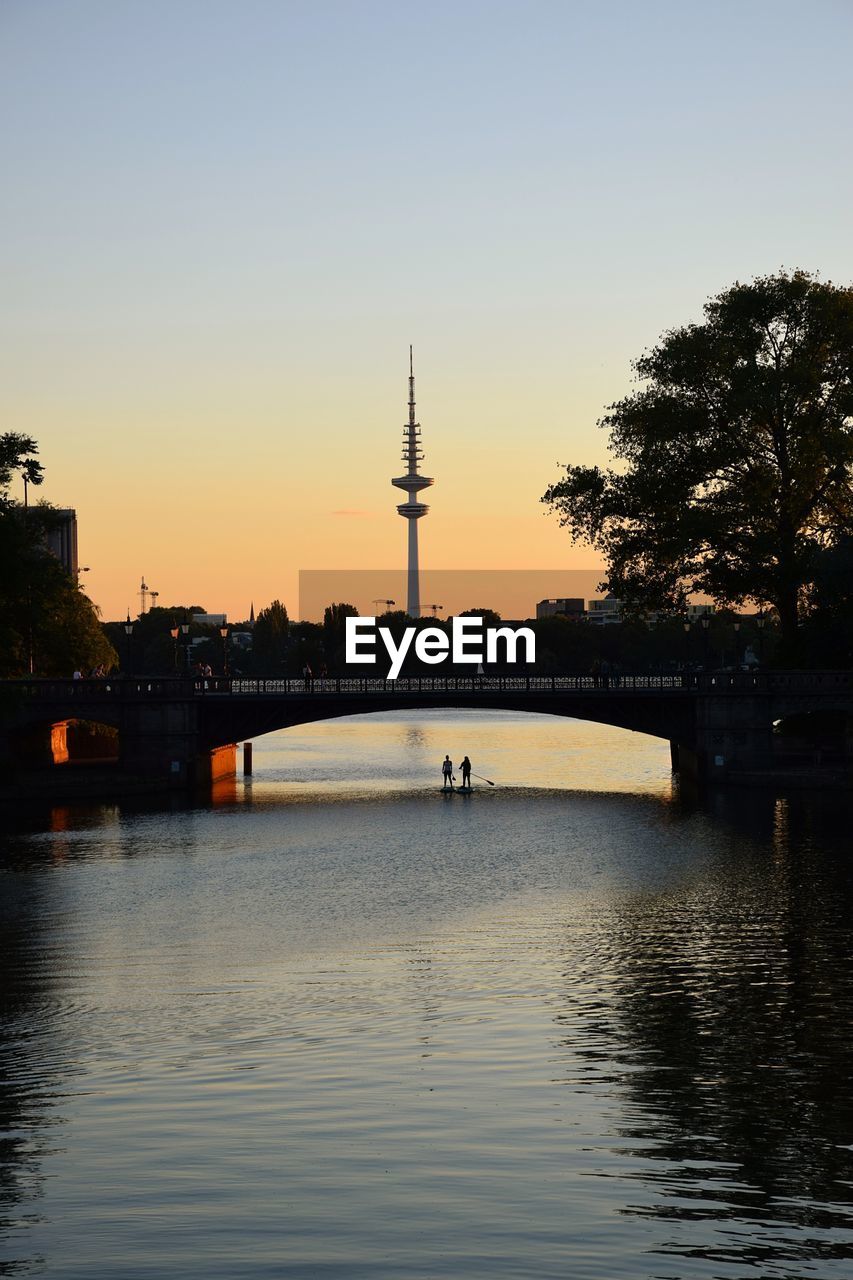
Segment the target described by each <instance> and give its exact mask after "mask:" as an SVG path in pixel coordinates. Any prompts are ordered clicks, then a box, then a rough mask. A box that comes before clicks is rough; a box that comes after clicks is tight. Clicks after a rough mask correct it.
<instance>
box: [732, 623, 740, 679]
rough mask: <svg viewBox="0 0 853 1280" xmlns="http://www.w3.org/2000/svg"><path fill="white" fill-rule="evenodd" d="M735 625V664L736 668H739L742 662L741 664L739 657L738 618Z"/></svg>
mask: <svg viewBox="0 0 853 1280" xmlns="http://www.w3.org/2000/svg"><path fill="white" fill-rule="evenodd" d="M733 626H734V632H735V662H734V665H735V670H737V668H738V667H739V666H740V665H741V664H740V659H739V657H738V636H739V635H740V620H739V619H737V618H736V619H735V621H734V623H733Z"/></svg>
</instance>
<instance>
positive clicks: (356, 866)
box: [0, 712, 853, 1280]
mask: <svg viewBox="0 0 853 1280" xmlns="http://www.w3.org/2000/svg"><path fill="white" fill-rule="evenodd" d="M445 751H447V752H449V753H450V754H451V756H452V757H453V758H454V759H456V760H458V759H460V758H461V756H462V754H463V753H465V752H468V754H469V755H470V756H471V758H472V760H473V762H474V768H475V769H477V770H478V771H482V772H483V773H485V774H486V775H487V776H488V777H489V778H492V779H493V780H494V781H495V782H497V783H498V784H499V785H498V786H496V787H495V788H490V787H488V786H486V785H485V783H484V784H482V785H481V788H480V789H479V790H478V791H477V793H476V794H475V795H473V796H470V797H463V796H454V797H452V798H449V797H443V796H441V795H439V794H438V787H439V785H440V777H439V764H440V761H441V759H442V757H443V756H444V753H445ZM255 761H256V776H255V778H254V780H253V781H252V782H251V783H249V784H246V785H245V786H244V785H243V784H242V783H240V784H236V785H227V786H225V787H224V788H223V789H222V791H221V792H220V793H219V794H218V795H217V797H216V798H215V801H214V803H213V804H212V805H209V806H207V807H203V808H194V809H184V810H181V809H173V810H163V809H151V810H149V811H142V812H140V811H139V810H138V809H137V810H134V809H133V808H128V807H123V806H122V807H115V806H111V807H88V808H79V809H74V808H55V809H53V810H51V811H47V812H45V813H43V814H38V815H30V816H26V815H16V816H15V818H14V819H13V820H12V821H11V822H9V819H8V815H7V820H6V825H7V834H6V835H5V836H4V837H3V839H2V845H0V849H2V853H0V962H2V988H0V991H1V992H2V994H0V1013H2V1023H0V1275H21V1276H31V1275H32V1276H35V1275H39V1276H49V1277H56V1278H59V1277H62V1280H71V1278H72V1277H73V1278H75V1280H77V1278H79V1280H84V1278H85V1280H88V1278H90V1277H109V1278H110V1280H131V1278H133V1280H137V1277H138V1278H140V1280H143V1278H144V1280H178V1278H180V1277H193V1278H194V1280H195V1278H196V1277H198V1278H199V1280H201V1278H202V1277H211V1278H212V1280H219V1278H224V1277H229V1278H230V1277H247V1278H248V1277H260V1278H263V1277H279V1276H281V1277H294V1278H297V1277H298V1278H302V1277H306V1278H307V1277H321V1278H324V1280H332V1278H333V1280H351V1278H355V1280H358V1278H362V1277H363V1278H365V1280H366V1278H368V1277H370V1278H374V1277H375V1278H377V1280H404V1278H408V1277H424V1278H427V1280H428V1278H430V1277H466V1278H467V1277H477V1278H480V1277H482V1278H485V1277H509V1276H511V1277H519V1278H522V1277H524V1278H527V1277H531V1278H537V1280H538V1278H539V1277H567V1278H571V1280H586V1278H589V1280H593V1278H595V1280H616V1278H618V1277H631V1278H636V1280H641V1278H642V1280H646V1278H650V1280H651V1278H655V1280H656V1278H658V1277H661V1278H666V1280H674V1278H676V1277H677V1278H682V1277H718V1278H721V1280H734V1278H736V1277H737V1278H741V1277H743V1278H746V1277H750V1278H751V1280H756V1278H758V1277H788V1278H791V1280H793V1278H803V1280H805V1278H808V1277H819V1278H820V1277H822V1278H826V1280H835V1278H836V1277H837V1278H838V1280H841V1278H842V1277H844V1278H849V1277H850V1276H851V1275H853V1213H852V1212H851V1208H853V1093H851V1078H850V1077H851V1041H853V1030H851V1027H853V1022H852V1021H851V1015H853V978H851V972H853V971H851V963H850V959H849V957H850V956H851V954H853V924H852V923H851V921H853V916H852V915H851V906H853V892H852V891H851V874H850V862H849V850H850V847H851V840H850V831H851V819H853V811H851V808H850V806H849V804H848V803H847V802H846V801H844V800H843V798H840V797H836V798H834V799H833V798H832V797H824V799H823V800H822V801H821V800H814V799H809V798H807V797H801V798H796V799H792V800H790V801H786V800H777V799H774V798H773V797H772V796H769V795H758V794H755V795H744V794H740V795H731V796H729V797H725V798H723V799H718V800H716V801H715V802H713V803H705V804H703V805H699V804H695V803H691V802H690V801H689V800H688V799H687V798H685V797H679V796H678V794H677V793H674V792H673V787H672V782H671V778H670V774H669V757H668V749H667V748H666V746H665V744H661V743H657V742H654V741H652V740H650V739H646V738H643V737H640V736H637V735H630V734H627V733H624V732H621V731H618V730H610V729H607V728H603V727H599V726H592V725H582V724H579V723H577V722H571V721H559V720H555V719H550V718H548V717H539V716H514V715H509V714H502V713H494V714H491V715H488V714H487V715H480V714H476V713H465V712H456V713H453V712H443V713H442V712H435V713H417V714H416V713H411V714H406V715H390V714H389V715H383V716H372V717H364V718H357V719H356V718H353V719H350V720H347V721H340V722H336V723H329V724H325V725H315V726H311V727H309V728H305V729H302V730H290V731H287V732H285V733H280V734H275V735H271V736H270V737H269V738H267V739H264V740H261V741H259V742H258V743H257V744H256V753H255ZM9 826H11V827H12V830H11V831H9V830H8V827H9Z"/></svg>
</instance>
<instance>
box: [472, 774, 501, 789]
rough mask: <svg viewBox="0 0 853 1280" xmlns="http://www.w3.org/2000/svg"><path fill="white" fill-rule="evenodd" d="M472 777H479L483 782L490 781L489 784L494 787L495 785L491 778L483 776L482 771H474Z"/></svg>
mask: <svg viewBox="0 0 853 1280" xmlns="http://www.w3.org/2000/svg"><path fill="white" fill-rule="evenodd" d="M471 777H472V778H479V779H480V781H481V782H488V784H489V786H490V787H493V786H494V785H495V784H494V783H493V782H492V780H491V778H484V777H483V775H482V774H481V773H472V774H471Z"/></svg>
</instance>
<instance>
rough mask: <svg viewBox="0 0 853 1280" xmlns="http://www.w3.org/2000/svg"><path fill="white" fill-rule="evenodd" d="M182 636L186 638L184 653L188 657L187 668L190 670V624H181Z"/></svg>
mask: <svg viewBox="0 0 853 1280" xmlns="http://www.w3.org/2000/svg"><path fill="white" fill-rule="evenodd" d="M181 634H182V635H183V637H184V653H185V655H186V668H187V671H189V669H190V624H189V623H188V622H182V623H181Z"/></svg>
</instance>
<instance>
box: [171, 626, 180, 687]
mask: <svg viewBox="0 0 853 1280" xmlns="http://www.w3.org/2000/svg"><path fill="white" fill-rule="evenodd" d="M180 631H181V628H180V627H179V626H178V624H177V622H173V623H172V625H171V627H170V628H169V635H170V636H171V637H172V656H173V658H174V667H175V674H177V671H178V636H179V635H180Z"/></svg>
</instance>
